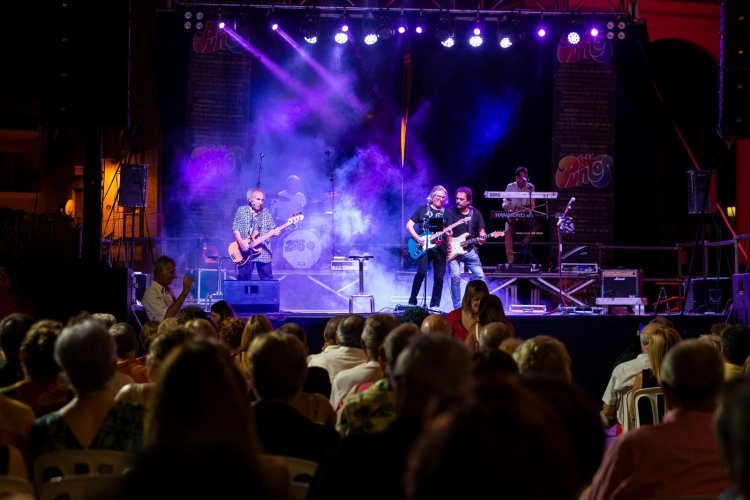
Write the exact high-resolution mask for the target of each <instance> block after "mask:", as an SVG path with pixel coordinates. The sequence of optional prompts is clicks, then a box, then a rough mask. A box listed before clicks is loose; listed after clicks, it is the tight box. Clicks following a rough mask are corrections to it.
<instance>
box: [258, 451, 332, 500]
mask: <svg viewBox="0 0 750 500" xmlns="http://www.w3.org/2000/svg"><path fill="white" fill-rule="evenodd" d="M262 456H263V457H267V458H269V459H271V460H277V461H281V462H283V463H284V465H286V467H287V469H289V477H290V483H289V486H290V498H291V499H292V500H304V499H305V498H307V490H308V488H309V487H310V482H311V481H312V478H313V477H314V476H315V473H316V472H317V471H318V463H317V462H313V461H311V460H305V459H303V458H297V457H288V456H285V455H271V454H264V455H262Z"/></svg>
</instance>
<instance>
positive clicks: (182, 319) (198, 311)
mask: <svg viewBox="0 0 750 500" xmlns="http://www.w3.org/2000/svg"><path fill="white" fill-rule="evenodd" d="M175 317H176V318H177V322H178V323H179V324H181V325H184V324H185V323H187V322H188V321H190V320H192V319H206V320H207V319H208V315H207V314H206V311H204V310H203V308H202V307H199V306H185V307H183V308H182V309H180V310H179V311H178V312H177V315H176V316H175Z"/></svg>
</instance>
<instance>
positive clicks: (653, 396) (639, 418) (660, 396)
mask: <svg viewBox="0 0 750 500" xmlns="http://www.w3.org/2000/svg"><path fill="white" fill-rule="evenodd" d="M644 398H645V399H648V401H649V403H650V406H651V417H652V420H651V423H652V424H653V425H656V424H658V423H659V422H661V419H662V417H663V416H664V413H666V412H667V402H666V401H665V400H664V393H663V392H662V390H661V387H647V388H645V389H638V390H637V391H635V392H634V393H633V406H634V408H635V427H640V426H641V425H643V424H642V422H643V415H641V411H640V408H639V404H638V403H639V401H640V400H642V399H644ZM660 402H661V403H662V404H663V405H664V410H663V412H662V411H659V403H660Z"/></svg>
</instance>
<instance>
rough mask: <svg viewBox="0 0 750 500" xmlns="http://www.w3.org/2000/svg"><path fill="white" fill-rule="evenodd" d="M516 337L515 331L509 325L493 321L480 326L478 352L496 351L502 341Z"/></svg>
mask: <svg viewBox="0 0 750 500" xmlns="http://www.w3.org/2000/svg"><path fill="white" fill-rule="evenodd" d="M515 336H516V332H515V330H513V327H512V326H511V324H510V323H506V322H503V321H493V322H491V323H487V324H486V325H484V326H482V329H481V330H479V340H478V344H477V345H478V346H479V349H478V350H479V351H480V352H488V351H497V350H498V349H500V344H502V343H503V340H506V339H510V338H513V337H515Z"/></svg>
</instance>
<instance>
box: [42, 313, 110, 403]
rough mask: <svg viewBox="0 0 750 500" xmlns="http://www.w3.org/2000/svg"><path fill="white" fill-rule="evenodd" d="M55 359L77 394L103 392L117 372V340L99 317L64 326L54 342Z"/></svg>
mask: <svg viewBox="0 0 750 500" xmlns="http://www.w3.org/2000/svg"><path fill="white" fill-rule="evenodd" d="M55 361H56V362H57V364H58V365H59V366H60V367H61V368H62V369H63V370H64V371H65V374H66V375H67V376H68V380H69V381H70V385H71V386H73V388H74V389H75V391H76V392H77V393H78V394H86V393H92V392H100V391H104V390H105V389H106V387H107V383H108V382H109V381H110V379H111V378H112V376H113V375H114V374H115V367H116V365H117V351H116V346H115V339H114V338H113V337H112V335H110V334H109V332H108V331H107V330H106V328H104V324H103V323H102V322H100V321H97V320H86V321H84V322H82V323H76V324H75V325H72V326H68V327H65V328H64V329H63V331H62V333H60V336H59V337H58V339H57V342H56V343H55Z"/></svg>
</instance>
